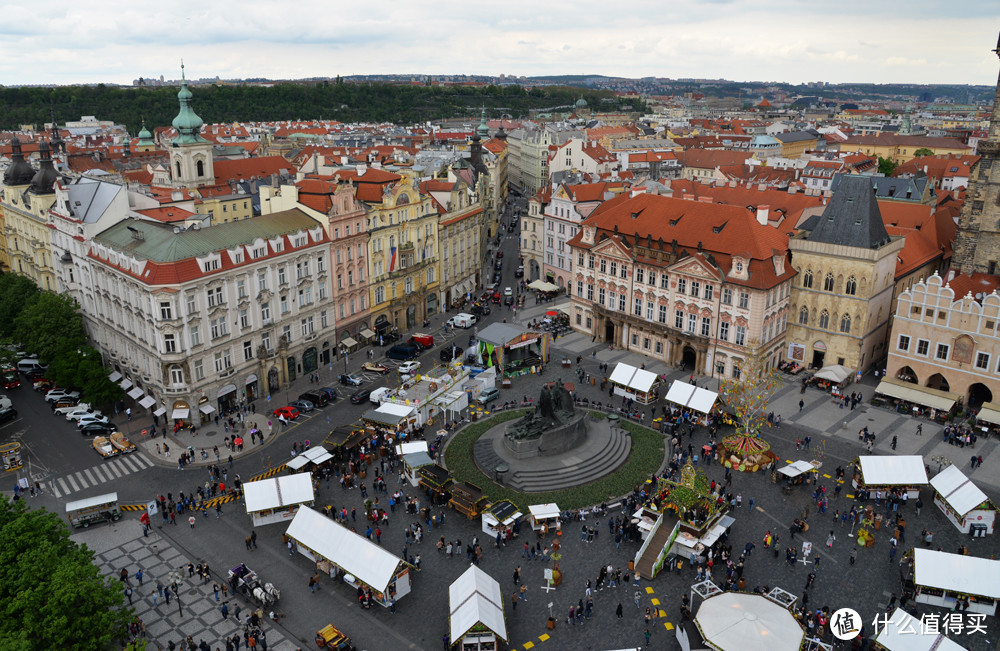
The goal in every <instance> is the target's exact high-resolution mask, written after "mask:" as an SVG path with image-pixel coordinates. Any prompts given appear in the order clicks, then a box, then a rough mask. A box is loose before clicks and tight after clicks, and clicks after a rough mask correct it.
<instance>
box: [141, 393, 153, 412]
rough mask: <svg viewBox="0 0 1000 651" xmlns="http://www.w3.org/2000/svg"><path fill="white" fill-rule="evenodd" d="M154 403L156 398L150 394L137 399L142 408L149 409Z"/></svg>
mask: <svg viewBox="0 0 1000 651" xmlns="http://www.w3.org/2000/svg"><path fill="white" fill-rule="evenodd" d="M155 404H156V398H154V397H152V396H146V397H145V398H143V399H142V400H140V401H139V406H140V407H142V408H143V409H149V408H150V407H152V406H153V405H155Z"/></svg>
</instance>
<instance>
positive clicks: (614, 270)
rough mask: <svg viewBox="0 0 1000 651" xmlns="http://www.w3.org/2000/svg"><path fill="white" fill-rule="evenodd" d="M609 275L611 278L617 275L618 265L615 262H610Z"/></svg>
mask: <svg viewBox="0 0 1000 651" xmlns="http://www.w3.org/2000/svg"><path fill="white" fill-rule="evenodd" d="M611 275H612V276H617V275H618V263H617V262H612V263H611Z"/></svg>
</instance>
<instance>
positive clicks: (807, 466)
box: [778, 459, 823, 479]
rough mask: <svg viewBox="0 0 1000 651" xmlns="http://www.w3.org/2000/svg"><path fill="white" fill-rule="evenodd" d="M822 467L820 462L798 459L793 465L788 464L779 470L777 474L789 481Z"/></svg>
mask: <svg viewBox="0 0 1000 651" xmlns="http://www.w3.org/2000/svg"><path fill="white" fill-rule="evenodd" d="M822 466H823V463H822V462H820V461H803V460H802V459H799V460H798V461H796V462H795V463H790V464H788V465H787V466H785V467H784V468H779V469H778V472H779V473H781V474H782V475H784V476H785V477H788V478H789V479H794V478H795V477H798V476H800V475H803V474H805V473H807V472H815V471H817V470H819V469H820V468H821V467H822Z"/></svg>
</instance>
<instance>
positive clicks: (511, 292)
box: [503, 287, 514, 296]
mask: <svg viewBox="0 0 1000 651" xmlns="http://www.w3.org/2000/svg"><path fill="white" fill-rule="evenodd" d="M503 295H504V296H513V295H514V290H513V289H511V288H510V287H504V288H503Z"/></svg>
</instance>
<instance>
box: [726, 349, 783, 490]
mask: <svg viewBox="0 0 1000 651" xmlns="http://www.w3.org/2000/svg"><path fill="white" fill-rule="evenodd" d="M738 368H739V371H738V376H737V377H733V378H728V379H725V380H723V381H722V383H721V385H720V387H719V393H720V395H721V396H722V399H723V400H724V401H725V403H726V410H727V411H728V412H729V413H730V414H732V416H733V419H734V420H735V424H736V433H735V434H733V435H731V436H727V437H725V438H724V439H723V440H722V445H723V447H724V448H725V449H726V452H727V455H728V456H727V457H726V458H725V459H723V463H724V464H725V465H726V467H731V468H736V469H738V470H741V471H742V470H749V471H756V470H758V469H760V467H761V466H763V465H767V464H768V463H770V458H771V454H770V453H769V452H768V450H769V449H770V447H771V445H770V444H769V443H768V442H767V441H765V440H764V439H762V438H761V437H760V432H761V429H762V428H763V427H765V426H767V413H768V411H767V406H768V404H769V403H770V401H771V397H772V396H773V395H774V391H775V389H776V388H777V386H778V377H777V374H776V373H775V371H774V369H773V368H771V367H769V366H768V364H767V358H766V356H765V352H764V349H763V347H762V346H761V344H760V342H759V341H757V340H756V339H754V340H751V341H750V342H749V343H748V344H747V347H746V355H745V357H744V358H743V362H742V363H740V365H739V367H738Z"/></svg>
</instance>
